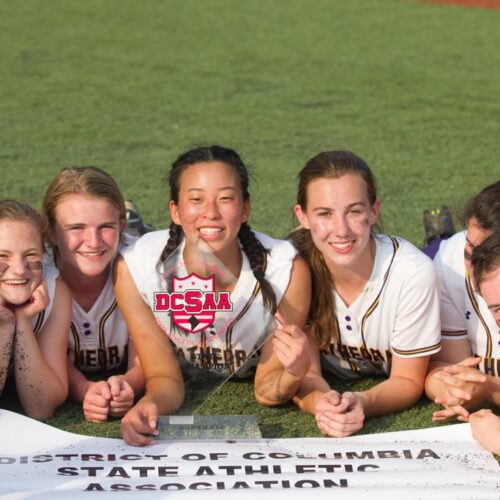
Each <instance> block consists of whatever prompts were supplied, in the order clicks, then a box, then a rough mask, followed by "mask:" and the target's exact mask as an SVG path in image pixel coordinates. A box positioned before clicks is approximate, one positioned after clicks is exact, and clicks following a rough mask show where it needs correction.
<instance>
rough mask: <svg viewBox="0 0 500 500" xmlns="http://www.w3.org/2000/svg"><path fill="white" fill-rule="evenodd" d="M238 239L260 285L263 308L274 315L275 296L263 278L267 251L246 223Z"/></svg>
mask: <svg viewBox="0 0 500 500" xmlns="http://www.w3.org/2000/svg"><path fill="white" fill-rule="evenodd" d="M238 239H239V240H240V242H241V246H242V247H243V251H244V252H245V254H246V256H247V257H248V260H249V262H250V267H251V268H252V271H253V274H254V276H255V278H256V279H257V281H258V282H259V284H260V289H261V291H262V298H263V299H264V307H265V308H266V309H267V310H268V311H269V312H270V313H271V314H274V313H275V312H276V308H277V305H276V294H275V293H274V290H273V287H272V286H271V284H270V283H269V281H267V280H266V278H265V272H266V267H267V255H268V253H269V250H267V249H266V248H264V246H263V245H262V243H261V242H260V241H259V240H258V239H257V237H256V236H255V233H254V232H253V231H252V229H251V228H250V226H249V225H248V223H246V222H244V223H243V224H242V225H241V228H240V231H239V232H238Z"/></svg>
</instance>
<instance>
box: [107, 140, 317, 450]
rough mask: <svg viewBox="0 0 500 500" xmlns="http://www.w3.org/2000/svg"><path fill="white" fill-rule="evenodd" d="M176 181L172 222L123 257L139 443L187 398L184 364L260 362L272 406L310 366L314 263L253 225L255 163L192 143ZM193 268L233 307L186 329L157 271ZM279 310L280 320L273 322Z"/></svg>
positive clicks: (259, 384) (130, 439)
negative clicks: (137, 383) (166, 305)
mask: <svg viewBox="0 0 500 500" xmlns="http://www.w3.org/2000/svg"><path fill="white" fill-rule="evenodd" d="M169 185H170V203H169V209H170V217H171V221H172V222H171V224H170V227H169V230H168V231H156V232H153V233H148V234H146V235H145V236H143V237H142V238H141V239H139V240H138V241H137V242H136V243H135V245H134V246H133V247H129V248H126V249H124V250H123V251H122V258H120V259H119V260H118V261H117V265H116V284H115V292H116V297H117V300H118V304H119V306H120V308H121V310H122V312H123V315H124V317H125V320H126V321H127V324H128V326H129V329H130V332H131V335H132V338H133V340H134V343H135V346H136V348H137V352H138V354H139V357H140V360H141V364H142V366H143V368H144V372H145V376H146V394H145V395H144V397H143V398H142V399H141V400H140V401H139V402H138V403H137V405H136V406H135V407H134V408H132V409H131V410H130V411H129V412H128V413H127V414H126V415H125V417H124V418H123V419H122V424H121V430H122V435H123V438H124V439H125V441H126V442H127V443H129V444H133V445H146V444H150V443H152V442H153V440H152V439H151V437H150V436H151V435H152V434H153V435H155V434H157V430H156V423H157V418H158V415H160V414H170V413H173V412H175V411H176V410H177V409H178V408H179V407H180V406H181V405H182V402H183V398H184V385H183V376H182V372H181V368H189V369H190V370H195V369H198V368H199V369H200V370H207V369H208V370H210V371H212V372H218V373H221V374H225V375H224V376H229V375H233V374H234V375H236V376H238V377H247V376H250V375H251V374H252V371H253V370H255V385H254V392H255V397H256V399H257V401H258V402H259V403H261V404H265V405H277V404H280V403H284V402H286V401H288V400H289V399H290V398H291V397H292V396H293V395H294V394H295V392H296V390H297V389H298V387H299V385H300V381H301V379H302V377H303V376H304V375H305V373H306V372H307V370H308V368H309V354H308V350H307V338H306V336H305V334H304V333H303V331H302V328H303V326H304V323H305V320H306V317H307V312H308V310H309V302H310V275H309V270H308V268H307V265H306V264H305V262H304V261H303V260H302V259H301V258H300V257H297V255H296V254H297V252H296V250H295V249H294V248H293V246H292V245H291V244H290V243H289V242H287V241H281V240H275V239H273V238H270V237H269V236H267V235H265V234H262V233H257V232H254V231H253V230H252V229H251V228H250V225H249V223H248V220H249V217H250V194H249V192H248V172H247V169H246V167H245V165H244V163H243V161H242V160H241V158H240V157H239V155H238V154H237V153H236V152H235V151H233V150H231V149H228V148H224V147H221V146H208V147H201V148H196V149H193V150H190V151H187V152H185V153H183V154H181V155H180V156H179V157H178V158H177V159H176V160H175V161H174V163H173V165H172V169H171V171H170V174H169ZM192 274H196V275H197V277H201V278H205V279H209V280H213V286H214V291H215V292H217V293H224V294H229V295H230V301H231V304H232V310H231V311H228V310H226V311H216V312H215V319H214V320H213V323H211V324H210V325H206V327H204V328H202V329H201V330H199V331H196V332H194V331H193V332H189V333H186V332H184V331H182V330H181V329H180V328H179V327H178V326H177V325H176V324H175V323H174V322H172V321H171V317H170V316H169V315H168V314H166V313H162V312H159V311H158V310H157V309H156V299H155V294H156V292H159V291H160V290H161V289H162V288H161V287H160V285H159V284H158V279H160V281H161V280H163V281H164V282H165V283H166V285H167V287H168V286H170V284H171V283H172V282H173V280H175V279H178V278H185V277H186V276H191V275H192ZM172 286H173V285H172ZM163 290H165V289H163ZM274 317H276V318H277V322H276V324H277V326H276V327H272V328H269V327H270V324H271V322H272V320H273V318H274ZM194 324H196V323H194ZM269 334H272V341H270V342H266V340H267V339H268V338H269V337H268V335H269ZM259 347H260V349H259V352H258V353H256V350H257V349H258V348H259ZM207 353H208V354H207ZM244 360H247V362H244V363H241V361H244ZM200 373H202V372H200Z"/></svg>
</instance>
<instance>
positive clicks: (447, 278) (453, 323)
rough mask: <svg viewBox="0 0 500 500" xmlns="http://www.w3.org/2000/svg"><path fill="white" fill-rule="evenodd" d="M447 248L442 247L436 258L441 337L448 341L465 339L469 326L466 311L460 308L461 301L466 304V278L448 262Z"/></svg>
mask: <svg viewBox="0 0 500 500" xmlns="http://www.w3.org/2000/svg"><path fill="white" fill-rule="evenodd" d="M445 248H446V247H443V245H442V248H441V249H440V250H439V252H438V253H437V255H436V257H435V258H434V266H435V268H436V273H437V277H438V284H439V298H440V310H441V335H442V336H443V339H446V340H454V339H457V340H458V339H465V338H467V324H466V320H465V315H464V311H463V310H461V308H460V306H459V303H460V300H461V302H462V304H463V303H464V293H465V291H464V290H463V287H465V277H462V276H460V275H458V274H457V272H456V271H455V270H454V269H453V268H452V267H451V266H450V264H449V263H448V262H447V259H446V254H445V251H444V250H445ZM460 284H462V287H460ZM462 309H463V307H462Z"/></svg>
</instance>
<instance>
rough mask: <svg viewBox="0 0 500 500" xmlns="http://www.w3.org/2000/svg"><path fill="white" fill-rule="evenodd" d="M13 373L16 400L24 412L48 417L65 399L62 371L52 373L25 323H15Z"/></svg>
mask: <svg viewBox="0 0 500 500" xmlns="http://www.w3.org/2000/svg"><path fill="white" fill-rule="evenodd" d="M14 373H15V379H16V388H17V393H18V396H19V400H20V401H21V404H22V406H23V408H24V410H25V411H26V413H27V415H28V416H30V417H33V418H48V417H50V416H51V415H52V413H53V412H54V410H55V409H56V408H57V407H58V406H60V405H61V404H62V403H63V402H64V401H65V400H66V397H67V395H68V384H67V380H66V377H67V375H66V373H64V374H62V373H56V372H55V371H54V370H53V369H52V367H51V366H50V365H49V364H48V363H47V361H46V359H45V358H44V356H43V354H42V352H41V350H40V346H39V345H38V342H37V340H36V338H35V335H34V333H33V330H32V328H31V325H28V324H26V323H21V324H19V323H18V325H17V326H16V333H15V340H14Z"/></svg>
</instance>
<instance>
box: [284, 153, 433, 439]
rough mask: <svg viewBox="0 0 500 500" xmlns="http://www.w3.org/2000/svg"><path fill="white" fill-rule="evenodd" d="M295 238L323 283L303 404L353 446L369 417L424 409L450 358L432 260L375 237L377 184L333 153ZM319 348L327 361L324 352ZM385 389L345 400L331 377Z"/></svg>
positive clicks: (311, 190) (302, 190) (364, 169)
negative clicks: (437, 361)
mask: <svg viewBox="0 0 500 500" xmlns="http://www.w3.org/2000/svg"><path fill="white" fill-rule="evenodd" d="M295 214H296V216H297V217H298V219H299V221H300V223H301V228H300V229H299V230H297V231H295V232H294V233H293V234H292V236H291V238H292V241H293V242H294V243H295V245H296V246H297V248H298V249H299V252H300V255H301V256H302V257H303V258H304V259H305V260H306V261H307V262H308V263H309V266H310V268H311V271H312V277H313V287H312V289H313V297H312V305H311V311H310V315H309V322H310V327H309V329H310V352H311V357H312V364H311V369H310V370H309V372H308V373H307V375H306V376H305V378H304V379H303V381H302V384H301V387H300V389H299V391H298V392H297V394H296V396H295V402H296V403H297V404H298V406H299V407H300V408H301V409H302V410H304V411H306V412H308V413H311V414H312V415H314V416H315V418H316V423H317V425H318V428H319V430H320V431H321V432H323V433H324V434H327V435H330V436H336V437H344V436H349V435H350V434H353V433H354V432H356V431H358V430H360V429H361V428H362V427H363V423H364V419H365V418H366V417H371V416H378V415H386V414H390V413H395V412H399V411H402V410H404V409H406V408H409V407H410V406H412V405H413V404H415V403H416V402H417V401H418V399H419V398H420V396H421V395H422V392H423V389H424V381H425V374H426V370H427V365H428V363H429V359H430V355H431V354H433V353H435V352H437V351H439V348H440V324H439V297H438V289H437V283H436V276H435V272H434V269H433V265H432V262H431V260H430V259H429V258H428V257H426V256H425V255H424V254H423V253H422V252H420V251H419V250H417V249H416V248H415V247H414V246H413V245H411V244H410V243H409V242H407V241H405V240H403V239H401V238H395V237H392V236H386V235H382V234H375V232H374V228H375V227H376V224H377V222H378V220H379V216H380V200H379V199H378V198H377V193H376V187H375V180H374V177H373V174H372V172H371V170H370V168H369V167H368V165H367V164H366V163H365V162H364V161H363V160H362V159H361V158H359V157H358V156H356V155H355V154H354V153H351V152H347V151H328V152H324V153H320V154H318V155H317V156H315V157H314V158H312V159H311V160H309V161H308V162H307V164H306V166H305V167H304V168H303V169H302V171H301V172H300V174H299V188H298V194H297V205H296V206H295ZM318 347H319V351H318ZM321 365H322V367H323V369H324V370H325V371H327V372H330V373H332V374H334V375H336V376H338V377H340V378H343V379H347V380H358V379H361V378H363V377H372V376H380V377H383V378H384V379H385V380H383V381H382V382H380V383H379V384H377V385H375V386H374V387H372V388H370V389H368V390H365V391H359V392H344V393H343V394H340V393H339V392H337V391H335V390H333V389H331V388H330V386H329V384H328V383H327V382H326V380H325V379H324V378H323V377H322V372H321Z"/></svg>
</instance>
